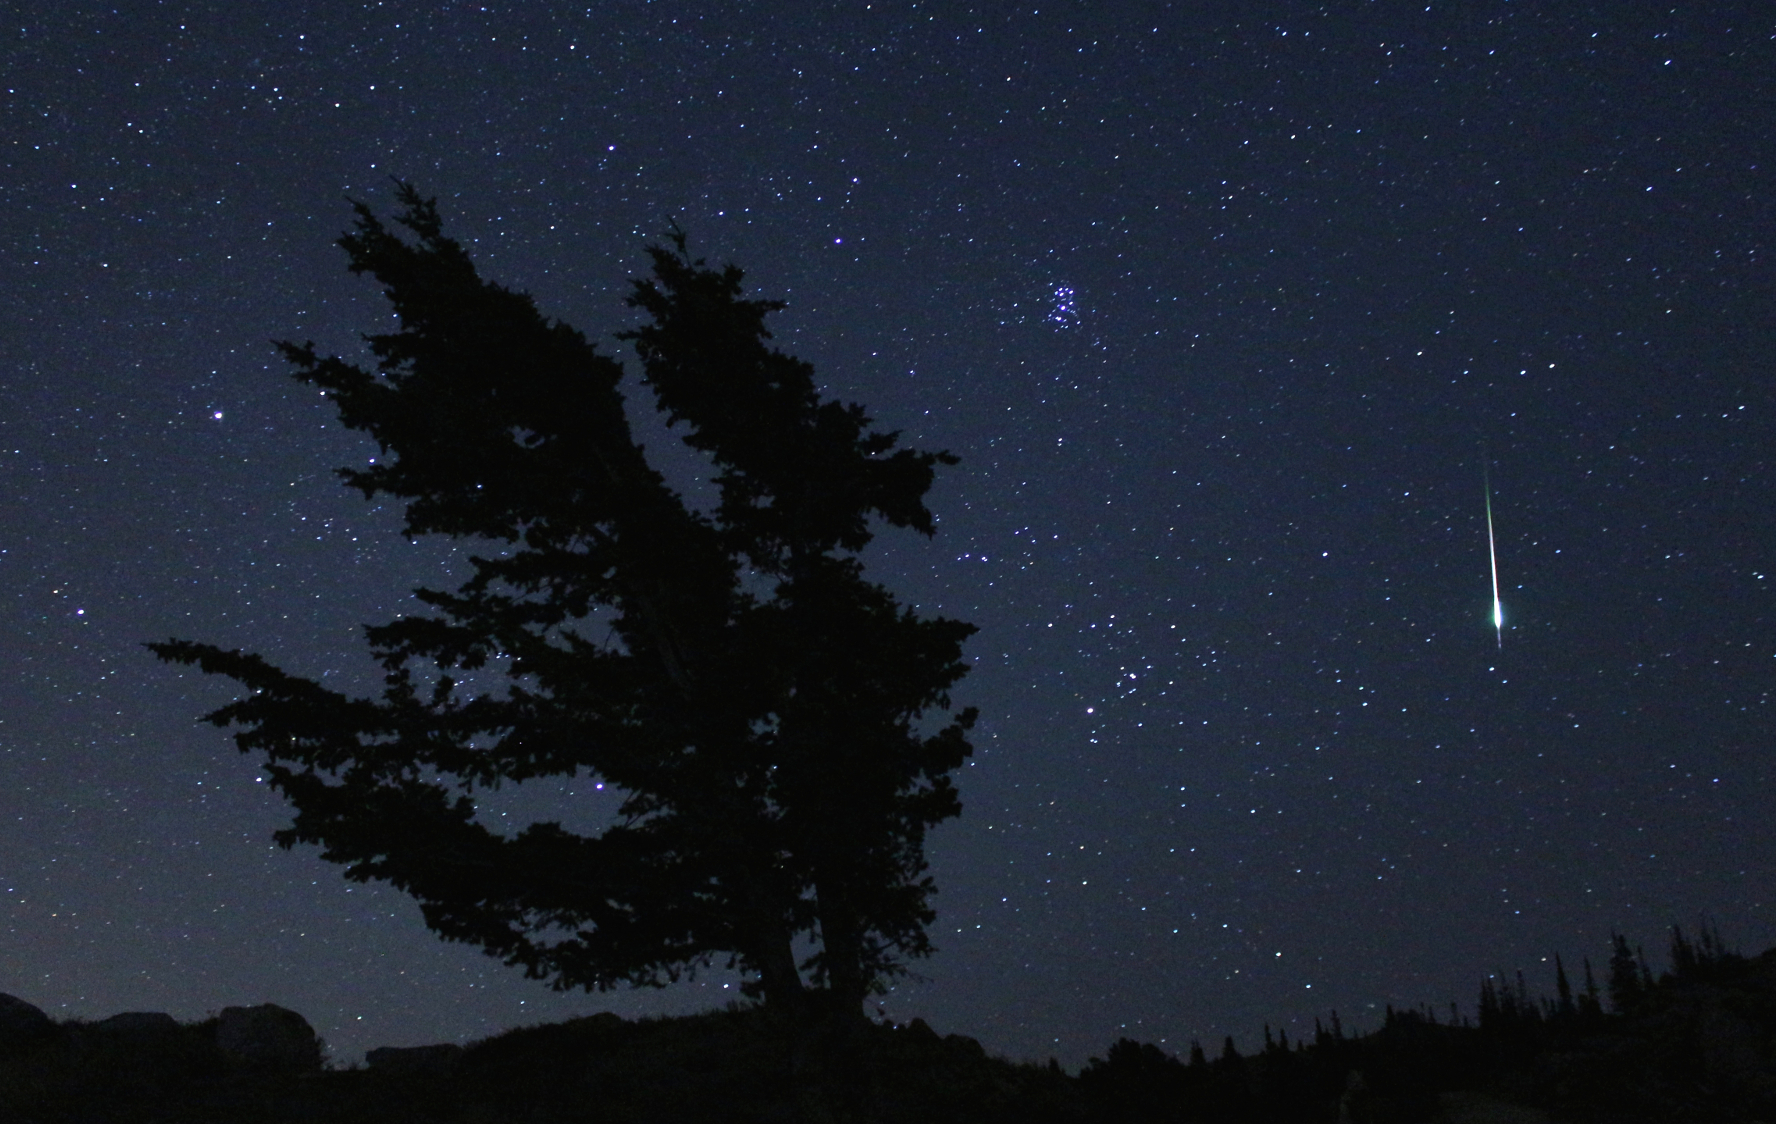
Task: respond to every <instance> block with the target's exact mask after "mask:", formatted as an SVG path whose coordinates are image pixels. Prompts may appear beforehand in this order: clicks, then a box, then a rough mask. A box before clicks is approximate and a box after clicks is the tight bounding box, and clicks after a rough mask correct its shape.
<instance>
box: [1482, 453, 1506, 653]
mask: <svg viewBox="0 0 1776 1124" xmlns="http://www.w3.org/2000/svg"><path fill="white" fill-rule="evenodd" d="M1484 455H1485V454H1482V456H1484ZM1491 461H1492V458H1490V457H1487V458H1486V459H1485V460H1483V461H1481V462H1480V479H1481V482H1482V484H1483V486H1484V487H1485V489H1486V553H1487V554H1488V555H1489V556H1490V557H1491V558H1492V628H1493V632H1494V633H1495V634H1497V636H1498V646H1499V647H1500V648H1503V647H1504V646H1505V607H1504V605H1503V604H1502V603H1501V602H1500V601H1499V553H1498V543H1497V541H1496V540H1495V539H1494V538H1493V537H1492V463H1491Z"/></svg>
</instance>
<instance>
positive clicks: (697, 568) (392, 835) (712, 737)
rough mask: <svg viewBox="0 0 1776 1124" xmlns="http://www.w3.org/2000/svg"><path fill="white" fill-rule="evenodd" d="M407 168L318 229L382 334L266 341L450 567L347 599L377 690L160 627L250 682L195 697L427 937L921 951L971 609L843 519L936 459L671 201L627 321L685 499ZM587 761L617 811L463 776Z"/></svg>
mask: <svg viewBox="0 0 1776 1124" xmlns="http://www.w3.org/2000/svg"><path fill="white" fill-rule="evenodd" d="M399 200H400V203H401V205H402V211H401V213H400V214H399V215H398V218H397V221H396V225H397V226H398V227H399V228H404V229H405V234H403V233H402V231H401V230H399V229H391V228H390V227H388V226H385V225H384V224H383V222H382V221H381V220H380V219H378V217H377V216H376V215H375V214H374V213H373V212H372V211H371V210H370V209H369V208H367V207H365V206H363V205H362V204H358V205H356V211H357V219H356V222H355V225H354V228H353V230H352V231H351V232H350V233H348V234H347V235H345V236H344V237H343V238H342V239H341V240H340V245H341V246H342V247H343V248H344V249H345V250H346V252H347V254H348V255H349V257H350V263H351V264H350V268H351V270H352V272H354V273H357V274H368V275H370V276H371V277H373V278H375V279H376V280H377V281H378V282H380V283H381V285H382V288H383V290H384V292H385V294H386V296H387V298H388V300H389V302H390V304H391V305H392V307H393V310H394V312H395V314H396V316H397V317H398V321H399V326H398V329H397V330H395V331H393V332H389V333H385V334H379V335H371V336H368V337H366V341H367V344H368V347H369V350H370V352H371V354H372V356H373V357H374V359H375V363H374V366H373V368H371V369H366V368H365V367H362V366H359V365H357V364H354V363H351V362H348V361H346V360H344V359H341V358H339V357H336V356H322V355H320V354H319V353H317V352H316V351H315V349H314V347H313V345H312V344H305V345H295V344H288V343H286V344H280V345H279V346H280V348H281V349H282V351H283V353H284V355H285V356H286V357H287V358H288V359H289V360H290V361H291V362H292V364H293V365H294V367H295V375H296V377H297V378H298V379H300V380H302V381H303V382H306V383H309V384H311V385H314V386H317V387H319V388H320V389H321V390H322V391H323V393H325V394H326V395H327V396H328V397H329V398H331V399H332V400H333V401H334V402H335V403H336V404H337V407H338V410H339V417H340V420H341V421H342V422H343V423H344V424H345V425H347V426H349V427H351V428H353V429H357V430H361V431H363V432H365V433H367V434H368V435H370V436H371V437H373V438H374V439H375V440H376V442H377V443H378V445H379V446H380V447H381V448H382V450H383V452H384V454H385V455H384V456H382V457H380V458H378V460H377V461H376V462H375V463H374V464H372V465H370V466H369V467H363V468H348V469H342V470H340V475H341V477H342V478H343V479H344V481H345V482H346V483H347V484H348V485H350V486H352V487H354V488H356V489H358V490H360V491H362V492H363V493H364V495H365V496H366V497H367V498H368V497H375V496H378V495H388V496H392V497H396V498H398V499H399V500H401V501H403V502H404V503H405V509H406V527H405V531H406V533H407V534H408V535H409V536H420V535H442V536H448V537H449V538H452V539H456V540H461V541H463V542H465V543H466V544H468V545H469V546H470V547H471V549H472V551H473V560H472V568H473V574H472V576H471V577H469V578H468V580H467V581H465V582H463V583H462V584H461V585H460V586H458V587H457V588H455V589H449V590H443V589H430V588H422V589H419V590H416V591H415V593H416V596H417V597H418V599H419V600H420V601H421V602H423V603H424V604H425V605H426V606H427V611H426V612H425V613H423V614H421V615H413V616H402V617H398V618H396V619H395V620H392V621H389V622H386V623H383V624H379V625H375V626H367V627H366V629H365V634H366V637H367V640H368V642H369V646H370V649H371V651H372V653H373V654H374V657H375V659H376V660H377V661H378V662H379V663H380V665H381V666H382V668H383V669H384V673H385V683H384V688H383V691H382V694H381V696H380V697H379V698H361V697H350V696H347V695H345V694H342V693H339V692H336V691H333V690H330V689H328V688H327V687H324V686H322V685H321V684H319V683H317V682H315V681H313V680H311V679H306V678H303V677H301V676H299V675H295V674H291V673H289V672H286V671H283V670H281V669H280V668H278V667H276V666H274V665H273V664H272V663H270V662H268V661H267V660H266V659H264V658H262V657H261V656H258V655H254V654H249V653H244V652H231V651H224V650H222V649H220V648H217V647H215V646H213V645H208V644H202V643H195V642H192V641H188V640H170V641H167V642H165V643H159V644H152V645H150V648H152V649H153V650H154V651H155V652H156V653H157V654H158V655H160V656H161V657H162V658H163V659H166V660H170V661H174V662H178V663H184V664H195V665H197V666H199V667H200V668H202V669H203V670H204V671H206V672H211V673H216V674H221V675H225V676H228V677H231V678H233V679H234V680H235V681H237V682H238V683H239V684H240V686H241V687H242V688H244V689H245V693H244V694H243V695H242V696H241V697H239V698H238V699H237V700H236V701H234V702H232V703H230V704H229V705H227V706H224V707H222V708H221V709H219V710H217V711H215V712H214V713H212V714H210V715H208V716H207V718H208V720H209V721H210V722H213V723H215V724H216V725H219V726H232V727H235V728H236V733H235V740H236V742H237V744H238V745H239V747H240V749H241V750H242V751H243V752H246V753H250V754H257V755H261V756H263V757H264V759H265V760H266V762H267V769H268V775H269V779H270V782H271V784H272V785H273V786H274V787H275V788H276V789H278V790H279V791H280V792H282V793H283V795H284V796H285V797H286V798H287V799H288V800H289V801H290V803H291V804H292V805H293V806H294V809H295V816H294V820H293V822H292V823H291V825H290V826H289V827H288V828H286V829H284V830H282V831H280V832H279V833H278V834H277V836H276V838H277V840H278V842H280V843H281V844H283V845H284V846H286V847H288V846H292V845H294V844H296V843H310V844H318V845H319V846H320V847H321V848H322V854H323V856H324V857H325V858H326V859H328V860H329V861H332V862H336V863H340V864H343V865H344V867H345V873H346V875H347V877H349V878H352V879H355V880H358V881H368V880H379V881H384V882H387V883H390V884H391V885H394V886H396V887H398V888H400V889H401V890H403V891H405V892H407V893H409V894H411V895H412V896H413V897H414V898H416V899H417V900H418V902H419V904H420V907H421V909H422V910H423V912H424V916H425V919H426V922H427V924H428V925H430V926H431V927H432V928H433V929H434V930H436V931H437V932H438V933H439V934H440V935H441V936H443V937H444V938H446V939H450V940H457V941H465V942H468V943H471V944H475V945H479V946H481V947H482V948H484V949H485V950H486V951H487V952H488V953H490V954H492V955H495V956H498V957H500V958H502V959H504V960H505V961H506V962H508V963H510V964H513V965H517V966H522V967H523V968H524V969H525V970H526V971H527V972H528V973H529V974H530V975H531V976H533V977H537V978H542V979H547V980H549V981H551V982H552V983H553V984H554V985H555V986H557V987H562V988H568V987H585V988H589V989H590V988H599V989H602V988H608V987H612V986H616V985H618V984H624V983H627V984H638V985H660V984H663V983H665V982H668V981H670V980H674V979H677V978H679V976H680V975H681V974H682V973H684V972H685V971H687V970H694V969H695V968H697V967H699V966H703V965H707V964H709V963H711V962H712V961H717V960H725V961H726V962H727V963H729V964H731V965H733V966H737V967H739V968H741V969H743V970H745V971H747V972H748V973H750V976H751V979H752V982H753V986H755V987H756V988H757V989H758V990H759V991H760V992H762V994H763V995H764V996H765V997H766V999H767V1001H768V1002H772V1003H783V1004H789V1005H794V1004H798V1003H801V1002H803V997H804V995H805V988H806V987H808V986H813V987H817V988H819V989H821V990H822V991H823V992H824V993H825V994H826V995H828V996H830V997H831V998H832V999H833V1000H835V1001H836V1002H837V1003H838V1004H839V1005H840V1006H841V1007H845V1006H849V1008H850V1009H851V1010H853V1011H854V1010H855V1009H856V1004H857V1002H858V1001H859V1000H861V999H862V997H863V996H864V995H865V994H866V993H867V992H868V991H869V989H871V988H872V987H874V986H878V985H879V984H880V982H881V981H882V980H883V979H884V978H886V977H887V976H890V975H892V974H893V973H895V972H898V971H901V970H903V967H904V963H905V960H906V958H908V957H912V956H919V955H923V954H925V953H927V952H929V951H930V947H931V946H930V944H929V941H928V938H927V935H926V932H925V929H926V926H927V925H928V924H929V922H930V921H931V920H932V917H933V913H932V910H931V906H930V900H929V899H930V896H931V894H932V891H933V886H932V883H931V880H930V878H929V876H928V874H927V873H926V863H925V859H924V838H925V832H926V830H927V829H928V828H929V827H930V826H932V825H934V824H936V823H938V822H940V821H941V820H943V819H946V818H948V817H950V816H954V815H956V814H957V813H958V811H959V810H960V805H959V803H958V801H957V798H956V794H955V790H954V787H953V785H952V783H951V780H950V777H949V774H950V772H951V771H952V770H954V769H955V768H956V767H957V766H959V765H960V764H961V762H962V760H963V759H964V758H965V757H966V756H967V755H968V753H969V746H968V742H967V737H966V734H967V730H968V729H969V727H970V726H971V725H972V723H973V721H974V712H973V711H972V710H964V711H960V712H953V711H952V710H951V704H950V699H949V691H950V688H951V687H952V686H953V685H954V684H955V683H956V681H957V680H958V679H960V678H961V676H962V675H963V674H964V673H965V671H966V664H965V663H964V662H963V660H962V657H961V644H962V642H963V641H964V640H965V639H966V638H967V637H968V635H970V634H971V633H972V632H973V627H972V626H970V625H968V624H965V623H962V622H958V621H952V620H947V619H943V618H923V617H920V616H918V615H917V614H916V613H914V612H912V611H911V610H909V609H907V608H906V607H904V606H902V605H901V604H899V602H898V601H897V600H896V599H895V597H894V595H893V594H892V593H890V592H889V591H888V590H886V589H884V588H883V587H881V586H880V585H877V584H874V583H872V582H870V581H869V580H867V578H866V577H865V575H864V571H863V567H862V564H861V562H860V561H859V559H858V552H859V551H861V550H862V549H863V548H864V547H865V546H866V545H867V544H868V543H869V542H870V540H871V537H872V534H873V528H874V527H876V526H877V525H879V524H886V525H888V526H891V527H903V528H912V529H913V530H915V531H918V532H921V533H923V534H925V535H930V534H932V533H933V531H934V520H933V517H932V515H931V512H930V511H929V509H928V508H927V507H926V506H925V495H926V492H927V491H928V490H929V488H930V486H931V484H932V481H933V475H934V470H935V468H936V467H937V466H939V465H944V464H952V463H954V460H955V458H954V457H952V456H950V455H949V454H947V453H931V452H919V451H915V450H910V449H904V448H898V447H897V446H898V439H897V435H896V434H894V433H887V432H882V431H879V430H876V429H874V428H872V424H871V419H870V418H869V417H868V416H867V414H866V413H865V411H864V408H863V407H862V406H859V405H856V404H843V403H839V402H835V401H829V400H824V399H822V398H821V396H820V395H819V393H818V391H817V389H816V387H815V384H814V378H813V371H812V369H811V368H810V367H809V365H808V364H806V363H803V362H801V361H800V360H797V359H795V358H793V357H791V356H788V355H785V354H784V353H782V352H781V351H779V350H777V349H775V348H774V347H772V346H771V344H770V338H771V337H770V333H769V331H768V330H767V329H766V327H765V319H766V317H767V315H768V314H770V313H771V312H773V311H775V310H777V309H778V308H780V307H781V305H780V304H779V303H777V302H773V301H765V300H752V299H747V298H746V297H745V296H744V293H743V288H742V279H743V275H742V273H741V271H740V270H739V269H737V268H735V267H733V266H728V267H726V268H723V269H714V268H711V267H709V266H708V265H706V263H704V262H703V261H701V260H694V259H693V258H692V257H691V256H690V254H689V253H688V251H687V249H686V240H685V238H684V235H683V234H682V232H679V231H678V230H677V229H676V228H675V229H674V231H673V234H672V236H671V238H670V239H669V244H667V245H659V246H653V247H651V248H650V249H649V254H650V256H651V259H652V266H653V270H652V275H651V276H649V277H647V278H644V279H641V280H637V281H635V282H633V285H632V291H631V294H630V297H629V300H628V303H629V304H630V305H631V306H632V307H634V308H636V309H638V310H640V311H641V313H643V314H644V316H645V319H644V321H643V322H642V324H641V326H640V327H638V328H636V329H634V330H632V331H629V332H626V333H622V334H621V338H624V339H626V340H628V341H629V342H631V343H632V344H633V345H634V348H635V350H636V352H637V354H638V356H639V359H640V374H641V382H642V384H643V385H644V386H645V387H646V388H647V390H648V391H650V392H651V393H652V396H653V397H654V399H655V401H656V404H657V406H658V408H659V409H660V410H662V411H664V413H665V415H666V419H667V421H668V422H669V423H670V425H671V426H672V427H673V429H674V431H675V432H676V433H678V434H679V435H680V436H681V437H682V439H683V440H684V441H685V443H686V444H688V445H689V446H690V447H691V448H692V449H694V450H696V451H697V453H698V454H699V455H700V456H701V458H702V459H703V461H704V463H707V464H708V465H710V466H712V468H713V470H714V477H713V483H714V484H715V495H716V496H717V497H718V499H717V502H715V504H714V509H713V510H712V511H709V512H699V511H698V510H696V509H695V508H693V507H692V506H691V505H690V504H688V503H687V502H686V501H685V499H684V498H683V497H682V496H680V495H679V494H678V493H677V492H675V491H674V490H673V489H672V488H671V487H670V486H669V484H668V482H667V481H666V479H665V478H664V477H663V476H662V474H661V473H660V472H659V471H658V470H657V469H656V468H655V467H653V466H652V465H650V464H649V462H648V460H647V459H646V457H645V456H644V455H643V450H642V448H641V446H640V445H639V444H638V443H637V441H636V439H635V437H634V434H633V433H632V431H631V427H630V422H629V417H628V415H627V414H626V412H625V401H624V396H623V394H622V392H621V390H620V387H619V384H620V382H621V380H622V378H623V367H622V365H621V364H620V363H619V362H618V361H617V360H616V359H614V358H612V357H610V356H607V355H605V354H603V353H602V352H600V351H599V350H598V349H597V347H596V346H595V345H594V344H593V343H591V342H589V341H588V340H587V339H586V337H585V336H584V335H583V334H582V333H580V332H579V331H577V330H576V329H574V328H572V327H570V326H568V325H566V324H563V323H561V322H559V321H554V320H550V319H547V318H545V317H544V316H543V315H542V314H540V313H539V312H538V310H537V309H536V307H535V305H534V303H533V302H532V300H531V299H530V297H528V296H527V295H525V294H523V293H519V292H514V291H512V290H509V289H506V288H504V287H502V286H500V285H498V284H494V283H492V282H488V281H484V280H482V279H481V278H480V277H479V276H478V275H477V273H476V270H475V267H474V265H473V264H472V262H471V261H470V259H469V257H468V255H467V253H466V252H465V251H464V249H463V247H462V246H461V245H459V244H458V243H457V242H455V241H453V240H452V239H450V238H448V237H446V236H445V235H444V233H443V230H442V226H441V222H440V219H439V215H438V212H437V209H436V206H435V204H434V202H433V201H431V200H427V199H423V198H421V197H420V196H419V195H418V194H417V193H416V192H415V191H414V190H413V189H412V188H411V187H409V186H407V185H405V184H403V185H400V186H399ZM576 776H577V777H583V778H588V779H596V780H597V781H599V782H601V783H604V784H606V785H609V786H611V787H612V788H614V789H615V790H617V791H618V792H620V793H621V795H622V802H621V808H620V811H619V813H618V815H617V817H616V819H615V820H614V822H612V823H611V824H610V825H609V826H608V828H606V829H604V830H602V831H597V832H590V833H583V832H576V831H570V830H568V829H567V828H564V827H563V826H562V825H561V824H560V823H559V822H542V823H536V824H533V825H530V826H528V827H526V828H525V829H523V830H521V831H517V832H515V833H508V832H502V831H500V830H498V829H497V828H495V827H493V826H490V825H489V824H488V823H486V822H483V821H482V819H480V818H478V816H477V809H478V799H477V798H478V795H479V794H480V793H482V792H484V791H485V790H487V789H490V788H497V787H499V786H501V785H504V784H513V783H517V784H523V783H525V782H534V781H537V780H539V779H543V778H562V777H576ZM802 938H812V943H811V944H805V945H801V946H798V944H797V941H798V939H802ZM798 947H803V948H804V949H807V948H812V949H813V950H814V951H813V953H812V955H810V956H808V957H807V958H806V959H804V960H803V961H802V962H800V963H798V962H797V959H796V956H797V953H796V949H797V948H798Z"/></svg>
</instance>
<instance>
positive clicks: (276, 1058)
mask: <svg viewBox="0 0 1776 1124" xmlns="http://www.w3.org/2000/svg"><path fill="white" fill-rule="evenodd" d="M216 1048H217V1049H218V1050H220V1051H222V1055H223V1056H224V1057H226V1058H227V1059H228V1060H229V1061H232V1062H235V1063H236V1064H239V1065H246V1066H253V1067H255V1068H265V1069H319V1068H320V1067H321V1040H320V1039H319V1038H318V1037H316V1035H315V1032H314V1028H313V1027H311V1026H309V1025H308V1020H307V1019H305V1018H303V1017H302V1016H301V1015H299V1014H297V1013H296V1012H295V1011H292V1010H290V1009H289V1008H287V1007H279V1006H278V1005H277V1004H275V1003H261V1004H260V1005H259V1006H257V1007H224V1008H222V1014H221V1015H220V1016H219V1017H218V1018H217V1019H216Z"/></svg>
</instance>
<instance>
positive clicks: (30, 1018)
mask: <svg viewBox="0 0 1776 1124" xmlns="http://www.w3.org/2000/svg"><path fill="white" fill-rule="evenodd" d="M54 1030H55V1022H54V1021H53V1020H52V1019H51V1018H50V1017H49V1016H48V1015H46V1014H44V1013H43V1012H42V1011H40V1010H38V1009H37V1008H36V1007H33V1006H32V1005H31V1004H29V1003H26V1002H25V1001H24V1000H23V999H20V998H18V997H17V996H13V995H4V994H0V1048H11V1047H16V1046H26V1045H29V1044H30V1043H32V1042H35V1041H37V1040H38V1039H41V1038H47V1037H48V1036H49V1035H50V1034H51V1033H52V1032H53V1031H54Z"/></svg>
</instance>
